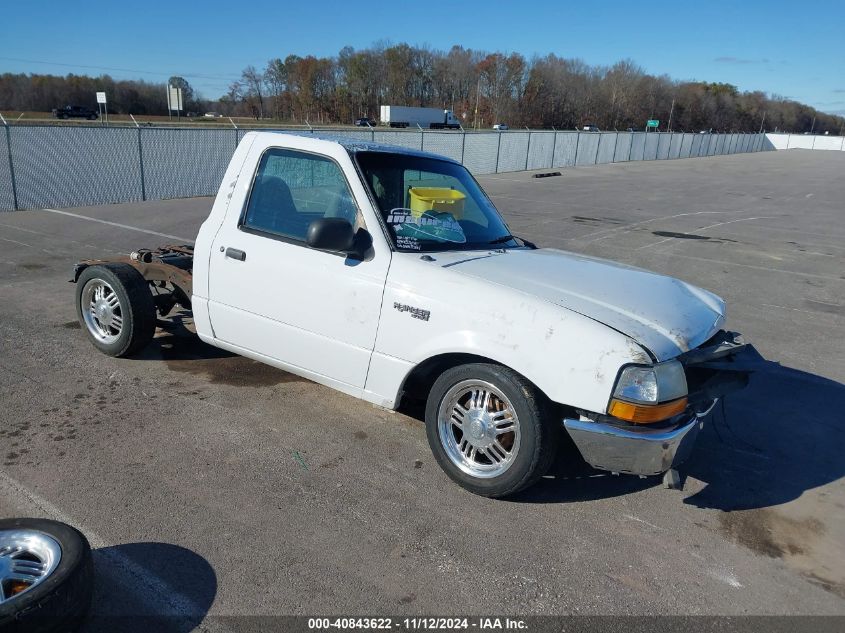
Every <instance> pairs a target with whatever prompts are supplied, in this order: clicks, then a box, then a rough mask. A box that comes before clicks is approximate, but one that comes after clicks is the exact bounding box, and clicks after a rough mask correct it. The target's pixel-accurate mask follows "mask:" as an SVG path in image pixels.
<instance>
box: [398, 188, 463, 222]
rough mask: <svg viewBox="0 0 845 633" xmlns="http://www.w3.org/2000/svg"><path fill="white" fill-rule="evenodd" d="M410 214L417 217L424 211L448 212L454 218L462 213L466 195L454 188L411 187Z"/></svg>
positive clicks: (461, 215)
mask: <svg viewBox="0 0 845 633" xmlns="http://www.w3.org/2000/svg"><path fill="white" fill-rule="evenodd" d="M408 192H409V193H410V194H411V215H412V216H414V217H415V218H419V217H420V216H421V215H422V214H423V213H425V212H426V211H441V212H445V213H449V214H451V215H452V217H453V218H455V219H456V220H460V219H461V217H463V214H464V200H466V196H465V195H464V194H463V193H461V192H460V191H457V190H456V189H448V188H446V187H411V188H410V189H409V190H408Z"/></svg>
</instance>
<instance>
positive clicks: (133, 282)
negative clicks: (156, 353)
mask: <svg viewBox="0 0 845 633" xmlns="http://www.w3.org/2000/svg"><path fill="white" fill-rule="evenodd" d="M76 315H77V317H78V319H79V324H80V325H81V326H82V329H83V330H85V333H86V334H87V335H88V339H89V340H90V341H91V343H92V344H93V345H94V347H96V348H97V349H98V350H100V351H101V352H103V354H106V355H108V356H115V357H125V356H131V355H132V354H135V353H136V352H138V351H140V350H141V349H142V348H143V347H145V346H146V345H147V344H148V343H149V342H150V341H151V340H152V338H153V334H155V328H156V309H155V303H154V302H153V296H152V293H151V292H150V286H149V284H148V283H147V280H146V279H144V278H143V277H142V276H141V273H139V272H138V271H137V270H135V269H134V268H133V267H132V266H130V265H129V264H120V263H109V264H97V265H96V266H89V267H88V268H86V269H85V270H83V271H82V274H80V275H79V279H78V280H77V282H76Z"/></svg>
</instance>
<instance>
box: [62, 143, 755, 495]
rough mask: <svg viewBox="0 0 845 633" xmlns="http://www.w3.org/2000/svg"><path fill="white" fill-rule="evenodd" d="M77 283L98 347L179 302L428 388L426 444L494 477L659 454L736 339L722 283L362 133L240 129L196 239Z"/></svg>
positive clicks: (310, 362)
mask: <svg viewBox="0 0 845 633" xmlns="http://www.w3.org/2000/svg"><path fill="white" fill-rule="evenodd" d="M72 281H74V282H75V283H76V297H75V303H76V311H77V316H78V318H79V322H80V324H81V326H82V329H83V331H84V332H85V334H86V335H87V336H88V338H89V339H90V341H91V342H92V343H93V345H94V346H95V347H96V348H97V349H99V350H100V351H101V352H103V353H105V354H108V355H110V356H118V357H120V356H131V355H132V354H135V353H137V352H139V351H140V350H141V349H142V348H143V347H144V346H145V345H146V344H147V343H149V342H150V341H151V339H152V338H153V336H154V334H155V330H156V327H158V326H159V324H163V325H162V327H166V325H167V322H166V319H167V318H168V317H169V315H170V314H171V313H175V314H177V315H179V316H180V320H179V322H184V321H183V320H182V319H181V314H180V313H182V312H184V313H187V314H186V316H189V317H192V321H193V327H194V328H195V329H196V334H197V335H198V336H199V338H200V339H201V340H203V341H205V342H206V343H208V344H209V345H213V346H216V347H220V348H222V349H224V350H228V351H230V352H234V353H237V354H241V355H243V356H247V357H249V358H252V359H255V360H258V361H261V362H264V363H268V364H270V365H273V366H275V367H278V368H280V369H283V370H285V371H288V372H292V373H294V374H297V375H300V376H303V377H305V378H308V379H310V380H313V381H315V382H318V383H321V384H323V385H326V386H328V387H331V388H333V389H337V390H339V391H341V392H343V393H346V394H349V395H351V396H354V397H357V398H360V399H362V400H364V401H367V402H370V403H373V404H375V405H378V406H381V407H385V408H388V409H396V408H398V407H400V405H401V404H402V403H408V402H410V403H414V402H419V403H421V404H424V409H425V424H426V432H427V436H428V442H429V445H430V447H431V450H432V451H433V453H434V456H435V458H436V460H437V462H438V464H439V465H440V466H441V467H442V468H443V470H444V471H445V472H446V474H447V475H448V476H449V477H451V478H452V480H454V481H455V482H457V483H458V484H459V485H461V486H463V487H464V488H466V489H467V490H469V491H471V492H474V493H476V494H480V495H484V496H488V497H505V496H509V495H512V494H514V493H516V492H518V491H519V490H522V489H524V488H526V487H528V486H530V485H531V484H533V483H534V482H536V481H537V480H538V479H539V478H541V477H542V476H543V475H544V474H545V473H546V472H547V471H548V470H549V468H550V466H551V465H552V463H553V461H554V460H555V459H557V458H558V456H559V455H560V456H562V458H563V459H567V460H571V459H574V460H580V459H583V460H585V461H586V462H587V463H588V464H590V465H591V466H593V467H594V468H597V469H601V470H606V471H610V472H613V473H630V474H634V475H657V474H661V473H664V472H669V473H670V474H671V473H672V472H674V470H673V469H674V467H675V465H676V464H678V463H679V462H681V461H682V460H683V459H684V458H685V457H686V455H687V454H689V451H690V449H691V446H692V443H693V441H694V438H695V435H696V433H697V432H698V430H699V428H700V427H701V425H702V423H703V421H704V419H705V417H706V416H707V415H708V414H709V413H710V411H711V410H712V409H713V407H714V406H715V404H716V402H717V401H718V400H719V398H720V397H722V396H723V395H724V394H725V393H727V392H728V391H731V390H735V389H740V388H742V387H743V386H744V382H745V380H746V378H745V372H746V370H747V365H745V364H744V363H743V361H742V358H743V356H744V355H745V354H746V350H748V349H750V346H746V345H745V344H744V343H743V342H742V340H741V339H740V337H739V335H738V334H736V333H734V332H729V331H726V330H725V329H724V328H723V326H724V325H725V318H726V317H725V303H724V301H723V300H722V299H720V298H719V297H718V296H716V295H715V294H713V293H711V292H709V291H707V290H704V289H701V288H697V287H695V286H692V285H690V284H687V283H684V282H682V281H680V280H678V279H673V278H670V277H666V276H663V275H659V274H656V273H652V272H648V271H645V270H641V269H638V268H634V267H631V266H625V265H622V264H617V263H614V262H611V261H607V260H601V259H598V258H594V257H587V256H584V255H579V254H576V253H569V252H565V251H561V250H557V249H553V248H538V247H537V246H536V245H535V244H532V243H531V242H529V241H527V240H523V239H521V238H519V237H515V236H514V235H512V234H511V230H510V229H509V228H508V226H507V224H506V223H505V220H504V219H503V218H502V217H501V216H500V215H499V213H498V212H497V210H496V208H495V207H494V206H493V203H492V202H491V200H490V199H489V198H488V197H487V195H486V194H485V193H484V191H483V189H481V187H480V185H479V184H478V182H477V181H476V180H475V179H474V178H473V177H472V176H471V175H470V173H469V172H468V171H467V170H466V168H465V167H464V166H463V165H461V164H460V163H458V162H456V161H454V160H452V159H449V158H445V157H442V156H437V155H434V154H430V153H424V152H419V151H416V150H410V149H405V148H399V147H391V146H387V145H380V144H376V143H367V142H363V141H360V140H358V139H336V138H334V139H333V138H325V139H323V138H319V137H312V136H310V135H309V136H301V135H291V134H281V133H277V132H265V131H260V132H249V133H247V134H246V135H244V138H243V140H242V141H241V142H240V144H239V145H238V148H237V150H236V151H235V153H234V155H233V156H232V159H231V162H230V163H229V167H228V169H227V170H226V173H225V176H224V177H223V182H222V184H221V185H220V190H219V192H218V193H217V197H216V199H215V200H214V204H213V206H212V208H211V211H210V213H209V215H208V218H207V219H206V220H205V222H204V223H203V224H202V227H201V228H200V230H199V234H198V235H197V239H196V242H195V243H194V244H175V245H174V244H171V245H167V246H163V247H159V248H154V249H143V248H139V249H137V250H136V251H134V252H133V253H132V254H130V255H129V256H117V257H110V258H106V259H89V260H85V261H80V262H78V263H77V264H76V266H75V269H74V272H73V277H72ZM315 406H319V402H315ZM320 432H321V431H320V430H319V429H315V430H314V433H315V435H316V436H319V434H320ZM409 441H410V439H409ZM385 459H392V457H391V456H389V455H387V456H385Z"/></svg>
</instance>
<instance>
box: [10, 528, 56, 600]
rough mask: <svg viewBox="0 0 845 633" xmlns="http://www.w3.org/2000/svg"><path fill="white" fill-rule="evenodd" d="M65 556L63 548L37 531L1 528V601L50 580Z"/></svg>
mask: <svg viewBox="0 0 845 633" xmlns="http://www.w3.org/2000/svg"><path fill="white" fill-rule="evenodd" d="M61 558H62V548H61V547H60V546H59V544H58V542H57V541H56V540H55V539H53V538H52V537H50V536H47V535H46V534H43V533H41V532H37V531H35V530H25V529H17V530H0V604H3V603H4V602H7V601H9V600H11V599H13V598H14V597H15V596H18V595H20V594H22V593H23V592H25V591H27V590H28V589H31V588H32V587H35V586H36V585H38V584H40V583H42V582H43V581H44V580H46V579H47V578H48V577H49V576H50V574H51V573H53V571H54V570H55V569H56V567H57V566H58V564H59V561H60V560H61Z"/></svg>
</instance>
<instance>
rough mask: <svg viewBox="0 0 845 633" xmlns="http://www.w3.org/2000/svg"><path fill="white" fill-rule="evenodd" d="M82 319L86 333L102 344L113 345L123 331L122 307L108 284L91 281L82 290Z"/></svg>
mask: <svg viewBox="0 0 845 633" xmlns="http://www.w3.org/2000/svg"><path fill="white" fill-rule="evenodd" d="M81 304H82V305H81V308H82V318H83V319H84V320H85V325H86V327H87V328H88V331H89V332H90V333H91V335H92V336H94V338H96V339H97V340H99V341H102V342H103V343H106V344H109V343H114V342H115V341H116V340H117V338H118V337H119V336H120V333H121V331H122V330H123V307H122V306H121V305H120V299H119V298H118V296H117V293H116V292H115V291H114V288H112V287H111V286H110V285H109V284H108V283H106V282H105V281H103V280H102V279H91V280H90V281H89V282H88V283H86V284H85V287H84V288H83V289H82V299H81Z"/></svg>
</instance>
